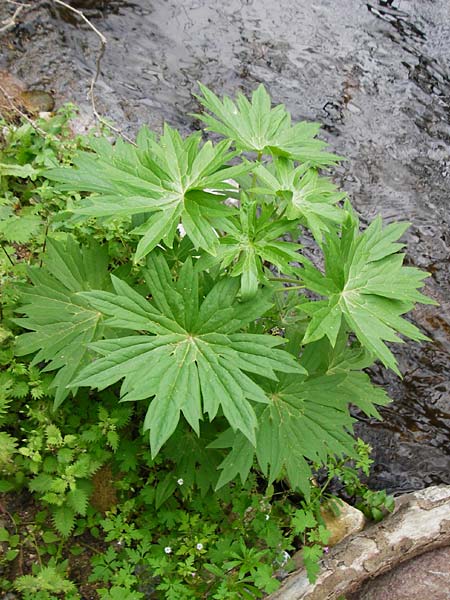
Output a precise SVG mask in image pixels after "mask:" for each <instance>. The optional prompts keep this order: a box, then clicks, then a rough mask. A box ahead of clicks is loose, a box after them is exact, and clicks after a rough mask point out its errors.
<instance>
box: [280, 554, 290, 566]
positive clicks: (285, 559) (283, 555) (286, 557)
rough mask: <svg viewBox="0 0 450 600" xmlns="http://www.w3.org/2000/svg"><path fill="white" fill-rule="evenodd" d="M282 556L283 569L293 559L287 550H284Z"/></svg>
mask: <svg viewBox="0 0 450 600" xmlns="http://www.w3.org/2000/svg"><path fill="white" fill-rule="evenodd" d="M281 556H282V558H281V561H280V564H281V566H282V567H284V565H285V564H286V563H287V562H288V560H289V559H290V558H291V555H290V554H289V552H286V550H283V552H282V554H281Z"/></svg>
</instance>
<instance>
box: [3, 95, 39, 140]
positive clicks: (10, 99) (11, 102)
mask: <svg viewBox="0 0 450 600" xmlns="http://www.w3.org/2000/svg"><path fill="white" fill-rule="evenodd" d="M0 93H1V94H2V96H4V98H5V100H6V101H7V102H8V104H9V105H10V107H11V110H13V111H14V112H15V113H17V114H18V115H19V116H21V117H22V118H23V119H25V121H26V122H27V123H29V125H31V127H33V129H35V130H36V131H37V132H38V133H40V135H43V136H44V137H47V135H48V134H47V132H46V131H44V130H43V129H42V128H41V127H39V125H36V123H35V122H34V121H33V119H31V118H30V117H29V116H28V115H27V114H26V113H25V112H23V110H22V109H21V108H19V107H18V106H17V104H16V103H15V102H14V98H13V97H12V96H11V94H9V93H8V92H7V91H6V90H5V88H4V87H3V86H2V85H1V84H0Z"/></svg>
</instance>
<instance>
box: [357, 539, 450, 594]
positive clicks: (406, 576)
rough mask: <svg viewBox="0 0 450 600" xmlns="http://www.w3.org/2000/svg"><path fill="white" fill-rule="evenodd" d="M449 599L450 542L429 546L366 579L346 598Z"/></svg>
mask: <svg viewBox="0 0 450 600" xmlns="http://www.w3.org/2000/svg"><path fill="white" fill-rule="evenodd" d="M387 598H389V600H450V546H448V547H447V548H439V549H438V550H432V551H431V552H427V553H426V554H422V555H421V556H417V557H416V558H413V559H411V560H409V561H408V562H406V563H403V564H401V565H399V566H398V567H396V568H395V569H393V570H392V571H389V572H388V573H385V574H384V575H380V576H379V577H376V578H375V579H372V580H368V581H366V582H365V583H364V584H363V585H362V586H361V589H360V590H359V591H358V592H355V593H354V594H350V595H349V594H347V596H346V600H386V599H387Z"/></svg>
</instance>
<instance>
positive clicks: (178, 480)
mask: <svg viewBox="0 0 450 600" xmlns="http://www.w3.org/2000/svg"><path fill="white" fill-rule="evenodd" d="M177 483H178V485H183V483H184V479H181V477H180V479H177Z"/></svg>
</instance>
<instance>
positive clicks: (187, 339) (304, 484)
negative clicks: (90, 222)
mask: <svg viewBox="0 0 450 600" xmlns="http://www.w3.org/2000/svg"><path fill="white" fill-rule="evenodd" d="M201 92H202V96H201V97H199V98H198V100H199V101H200V103H201V104H202V106H203V108H204V112H203V113H202V114H200V115H196V116H197V117H198V118H199V119H201V120H202V121H203V122H204V123H206V126H207V130H208V131H212V132H215V133H217V134H220V135H222V136H224V137H225V140H224V141H221V142H219V143H217V144H213V143H212V142H211V141H207V142H203V140H202V133H201V132H197V133H194V134H192V135H190V136H188V137H187V138H185V139H183V138H182V137H181V136H180V134H179V133H178V132H177V131H175V130H173V129H172V128H170V127H169V126H168V125H166V126H165V127H164V132H163V134H162V135H161V136H157V135H155V134H154V133H152V132H150V131H149V130H148V129H147V128H143V129H141V131H140V133H139V135H138V137H137V142H136V145H132V144H129V143H125V142H124V141H122V140H118V141H117V142H116V143H115V144H111V143H109V142H108V141H106V140H105V139H103V138H101V139H98V140H97V141H95V142H93V143H92V151H85V152H82V153H80V154H79V155H78V157H77V158H76V159H75V161H74V165H73V167H71V168H57V169H53V170H50V171H49V172H48V173H47V177H48V178H49V179H50V180H52V181H54V182H58V184H59V186H60V188H61V189H62V190H69V191H71V192H81V193H82V194H81V200H79V201H78V202H77V203H75V205H74V206H72V207H71V209H72V210H73V212H74V213H76V215H77V218H78V219H79V218H82V217H95V218H97V220H101V221H102V223H103V226H105V227H106V226H107V225H108V223H109V222H113V221H114V223H117V221H118V220H121V222H122V223H125V225H126V227H125V229H127V228H128V231H129V235H128V240H127V242H126V243H127V244H128V245H129V247H130V256H129V259H130V265H129V268H128V270H126V269H125V268H124V265H121V267H120V268H119V269H117V273H116V274H114V273H111V271H114V270H115V269H116V267H117V265H114V263H113V262H112V261H111V260H109V257H108V253H107V249H106V246H100V245H93V244H91V245H90V246H89V247H87V246H80V245H79V244H78V243H77V242H76V241H75V240H74V239H73V238H72V237H70V236H64V235H62V234H61V233H60V234H58V236H56V237H54V238H53V239H49V240H48V242H47V253H46V257H45V261H44V266H43V267H42V268H32V269H30V274H29V276H30V279H31V284H27V285H25V287H24V288H23V290H22V305H21V307H20V309H19V310H20V313H21V314H22V315H23V317H22V318H19V319H17V323H18V324H19V325H21V326H22V327H23V328H25V329H28V330H31V331H30V332H28V333H24V334H23V335H21V336H20V337H19V338H18V342H17V350H16V351H17V354H18V355H25V354H30V353H35V356H34V359H33V363H32V364H34V365H39V366H40V367H41V368H42V369H43V370H44V371H48V372H55V373H56V374H55V377H54V380H53V384H52V385H53V388H54V391H55V407H58V406H59V405H60V404H61V403H62V402H63V401H64V400H65V399H66V398H67V397H68V396H69V395H70V394H72V395H73V396H74V397H75V399H74V402H75V403H76V390H77V388H78V387H80V386H88V387H90V388H91V389H99V390H101V389H104V388H107V387H110V386H115V384H117V383H118V382H119V381H121V382H122V384H121V387H120V401H122V402H126V401H145V402H146V403H147V404H148V410H147V413H146V416H145V419H144V421H143V430H144V431H149V435H150V445H151V451H152V455H153V457H155V456H156V455H157V454H158V453H159V452H160V450H161V448H162V447H163V445H164V444H165V443H166V442H167V441H168V440H169V438H171V436H173V435H174V434H175V435H178V436H179V452H180V460H181V459H182V455H183V435H192V432H195V435H196V436H198V437H199V440H200V441H202V440H205V441H204V445H205V446H208V448H209V449H210V450H209V451H210V452H211V453H217V449H228V450H222V452H223V456H224V458H223V461H222V463H221V464H220V471H221V472H220V473H217V474H216V475H214V474H213V475H212V476H211V484H212V485H213V486H214V487H220V486H222V485H224V484H225V483H227V482H229V481H231V480H232V479H234V478H235V477H236V476H237V475H240V477H241V479H242V480H245V479H246V477H247V476H248V474H249V472H250V469H251V468H252V467H253V466H254V464H255V457H256V461H257V464H258V465H259V469H260V470H261V472H262V473H263V474H264V475H265V476H266V477H267V479H268V480H269V481H270V482H272V481H274V480H276V479H279V478H287V479H288V480H289V482H290V485H291V487H292V488H293V489H298V490H300V491H301V492H303V493H304V494H305V495H307V494H308V493H309V489H310V486H309V478H310V477H311V474H312V471H311V465H313V464H315V465H317V464H321V463H326V461H327V459H328V458H329V457H330V456H334V455H337V456H341V457H342V456H344V457H345V456H348V457H352V456H354V440H353V437H352V422H353V419H352V417H351V415H350V412H349V406H350V405H351V404H353V405H356V406H357V407H359V408H360V409H361V410H362V411H363V412H364V413H366V414H367V415H371V416H377V415H378V413H377V409H376V405H384V404H386V403H387V402H388V398H387V396H386V394H385V392H384V391H383V390H382V389H380V388H377V387H375V386H373V385H372V384H371V382H370V380H369V377H368V375H367V374H366V373H364V372H363V369H364V368H366V367H368V366H370V365H371V364H372V363H373V362H374V361H375V360H380V361H381V362H382V363H383V364H384V365H385V366H386V367H387V368H390V369H392V370H394V371H395V372H396V373H398V372H399V371H398V367H397V364H396V360H395V358H394V356H393V354H392V353H391V350H390V349H389V348H388V346H387V345H386V343H385V342H401V341H402V340H401V338H399V334H400V335H402V336H407V337H409V338H411V339H413V340H423V339H426V338H425V336H424V335H423V334H422V333H421V332H420V331H419V330H418V329H417V328H416V327H415V326H414V325H413V324H411V323H410V322H409V321H408V320H405V319H403V318H402V315H403V314H405V313H407V312H408V311H410V310H411V309H412V308H413V306H414V303H416V302H422V303H431V300H430V299H429V298H427V297H426V296H424V295H422V294H421V293H420V292H419V291H418V290H419V289H420V288H421V286H422V285H423V283H422V282H423V279H424V278H425V277H426V276H427V274H426V273H423V272H421V271H419V270H418V269H415V268H411V267H405V266H403V260H404V254H402V253H401V252H400V250H401V249H402V247H403V244H401V243H398V239H399V237H400V236H401V235H402V234H403V233H404V231H405V230H406V228H407V224H404V223H398V224H390V225H387V226H385V227H383V225H382V222H381V219H379V218H378V219H376V220H375V221H374V222H373V223H372V224H371V225H370V226H369V227H368V228H367V229H366V230H365V231H363V232H362V231H361V230H360V226H359V221H358V218H357V216H356V215H355V213H354V212H353V210H352V208H351V206H350V204H349V202H348V199H347V198H346V195H345V193H342V192H340V191H339V190H337V189H336V187H335V186H334V184H333V183H332V182H331V181H330V180H329V179H327V178H325V177H324V176H322V175H321V174H319V173H320V170H323V169H324V168H328V167H330V166H332V165H334V164H336V163H337V162H338V161H339V160H340V157H338V156H335V155H333V154H330V153H328V152H326V151H325V150H324V147H325V145H326V144H325V143H324V142H323V141H320V140H318V139H317V138H316V135H317V133H318V131H319V125H318V124H316V123H305V122H301V123H297V124H292V123H291V118H290V115H289V113H288V112H287V111H286V109H285V108H284V106H282V105H280V106H277V107H275V108H272V107H271V101H270V97H269V95H268V94H267V92H266V91H265V89H264V87H263V86H260V87H259V88H258V89H257V90H256V91H255V92H254V93H253V95H252V98H251V102H250V101H248V100H247V99H246V98H245V97H243V96H242V95H240V96H238V98H237V100H236V102H233V101H232V100H231V99H230V98H227V97H225V98H224V99H223V101H221V100H220V99H219V98H218V97H217V96H216V95H214V94H213V93H212V92H211V91H210V90H208V89H207V88H205V87H203V86H201ZM80 216H81V217H80ZM301 236H304V237H305V239H308V238H309V240H310V242H311V243H314V244H315V245H316V246H317V249H318V250H319V251H320V253H321V254H322V255H323V261H322V260H321V261H320V264H319V265H314V264H313V262H312V261H311V260H310V259H308V258H307V257H306V256H305V254H304V253H303V252H302V246H301V245H300V244H299V243H298V240H299V238H301ZM133 244H134V246H133ZM132 254H133V255H132ZM132 261H133V262H132ZM131 262H132V264H131ZM322 262H323V265H322ZM118 274H121V276H118ZM113 389H114V387H113ZM75 410H76V408H75ZM183 421H184V422H183ZM189 429H190V430H191V432H190V433H189ZM211 432H213V433H211ZM211 440H212V441H211ZM186 447H187V446H186ZM201 455H202V456H203V457H204V456H205V455H206V457H207V455H208V450H206V454H205V452H203V451H202V453H201ZM206 460H207V459H206ZM194 462H195V461H194ZM197 467H198V465H197ZM200 467H201V465H200ZM204 468H205V469H207V468H208V465H204ZM210 471H211V469H209V472H210Z"/></svg>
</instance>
